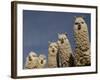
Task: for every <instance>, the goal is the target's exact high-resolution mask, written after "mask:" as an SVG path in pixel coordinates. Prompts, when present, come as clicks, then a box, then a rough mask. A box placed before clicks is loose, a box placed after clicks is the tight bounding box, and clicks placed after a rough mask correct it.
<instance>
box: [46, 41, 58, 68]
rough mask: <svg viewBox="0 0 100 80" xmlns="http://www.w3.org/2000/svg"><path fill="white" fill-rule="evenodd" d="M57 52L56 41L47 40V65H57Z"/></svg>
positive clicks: (50, 66) (51, 66) (52, 66)
mask: <svg viewBox="0 0 100 80" xmlns="http://www.w3.org/2000/svg"><path fill="white" fill-rule="evenodd" d="M57 52H58V45H57V43H56V42H49V47H48V67H49V68H55V67H57V60H56V58H57Z"/></svg>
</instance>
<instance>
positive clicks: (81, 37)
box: [74, 16, 91, 66]
mask: <svg viewBox="0 0 100 80" xmlns="http://www.w3.org/2000/svg"><path fill="white" fill-rule="evenodd" d="M74 37H75V42H76V48H75V59H76V60H75V61H76V66H82V65H90V64H91V59H90V58H91V57H90V42H89V34H88V27H87V24H86V22H85V20H84V19H83V17H81V16H80V17H76V18H75V24H74Z"/></svg>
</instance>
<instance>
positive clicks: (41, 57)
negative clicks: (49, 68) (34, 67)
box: [38, 54, 47, 68]
mask: <svg viewBox="0 0 100 80" xmlns="http://www.w3.org/2000/svg"><path fill="white" fill-rule="evenodd" d="M46 63H47V60H46V56H45V55H44V54H40V55H39V58H38V67H39V68H43V67H45V65H46Z"/></svg>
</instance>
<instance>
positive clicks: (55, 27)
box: [23, 10, 91, 64]
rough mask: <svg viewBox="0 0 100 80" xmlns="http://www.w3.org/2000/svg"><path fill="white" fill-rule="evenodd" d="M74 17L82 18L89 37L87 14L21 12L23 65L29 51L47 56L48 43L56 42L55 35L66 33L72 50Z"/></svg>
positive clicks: (88, 16) (88, 15) (89, 15)
mask: <svg viewBox="0 0 100 80" xmlns="http://www.w3.org/2000/svg"><path fill="white" fill-rule="evenodd" d="M74 16H84V19H85V21H86V23H87V25H88V30H89V35H90V33H91V32H90V26H91V25H90V20H91V14H89V13H73V12H72V13H69V12H51V11H33V10H32V11H31V10H23V55H24V56H23V64H24V63H25V59H26V56H27V55H28V53H29V52H30V51H34V52H36V53H37V54H40V53H43V54H45V55H46V56H47V55H48V41H57V33H61V32H67V34H68V38H69V41H70V43H71V46H72V48H73V49H74V47H75V42H74V36H73V25H74Z"/></svg>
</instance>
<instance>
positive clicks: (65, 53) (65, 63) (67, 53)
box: [57, 33, 74, 67]
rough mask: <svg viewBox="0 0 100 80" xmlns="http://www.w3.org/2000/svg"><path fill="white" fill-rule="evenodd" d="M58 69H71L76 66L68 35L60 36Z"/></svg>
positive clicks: (62, 34)
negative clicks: (70, 67)
mask: <svg viewBox="0 0 100 80" xmlns="http://www.w3.org/2000/svg"><path fill="white" fill-rule="evenodd" d="M57 43H58V47H59V52H58V54H57V55H58V58H57V59H58V60H57V62H58V64H59V65H58V67H69V66H73V65H74V61H73V56H72V49H71V45H70V42H69V40H68V37H67V35H66V33H61V34H58V42H57Z"/></svg>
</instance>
